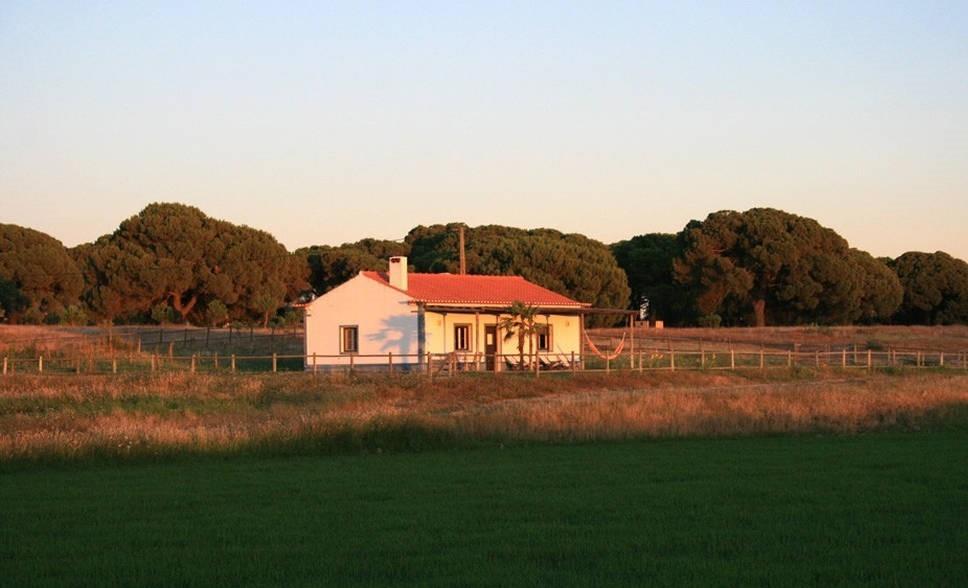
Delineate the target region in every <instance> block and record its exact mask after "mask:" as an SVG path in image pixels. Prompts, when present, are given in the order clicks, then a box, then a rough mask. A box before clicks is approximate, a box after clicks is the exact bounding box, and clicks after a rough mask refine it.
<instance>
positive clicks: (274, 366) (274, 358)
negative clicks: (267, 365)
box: [272, 351, 353, 373]
mask: <svg viewBox="0 0 968 588" xmlns="http://www.w3.org/2000/svg"><path fill="white" fill-rule="evenodd" d="M276 367H277V366H276V352H275V351H273V352H272V373H276ZM350 371H353V356H352V355H351V356H350Z"/></svg>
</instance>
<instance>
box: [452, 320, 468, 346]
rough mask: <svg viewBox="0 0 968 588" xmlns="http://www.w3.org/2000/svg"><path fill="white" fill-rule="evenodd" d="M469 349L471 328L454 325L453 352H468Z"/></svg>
mask: <svg viewBox="0 0 968 588" xmlns="http://www.w3.org/2000/svg"><path fill="white" fill-rule="evenodd" d="M470 348H471V326H470V325H454V351H469V350H470Z"/></svg>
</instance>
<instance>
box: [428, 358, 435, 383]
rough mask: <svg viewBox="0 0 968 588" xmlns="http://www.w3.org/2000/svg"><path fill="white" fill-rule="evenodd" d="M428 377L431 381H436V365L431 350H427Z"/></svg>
mask: <svg viewBox="0 0 968 588" xmlns="http://www.w3.org/2000/svg"><path fill="white" fill-rule="evenodd" d="M427 377H428V378H430V381H431V382H433V381H434V366H433V362H432V361H431V359H430V352H429V351H428V352H427Z"/></svg>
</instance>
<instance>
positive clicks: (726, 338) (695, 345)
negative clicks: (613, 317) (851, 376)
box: [589, 325, 968, 353]
mask: <svg viewBox="0 0 968 588" xmlns="http://www.w3.org/2000/svg"><path fill="white" fill-rule="evenodd" d="M589 332H590V334H591V335H592V336H593V337H595V338H596V342H597V341H599V340H602V339H604V340H607V339H608V338H609V337H612V338H615V340H616V341H617V340H618V338H620V337H621V336H622V333H623V329H591V330H590V331H589ZM635 338H636V344H637V345H641V346H642V347H658V348H661V349H668V348H669V347H672V348H674V349H682V350H696V349H699V348H700V347H702V348H705V349H707V350H713V349H729V348H734V349H736V350H738V351H739V350H755V349H759V348H760V347H766V348H773V349H783V350H786V349H793V348H794V347H795V346H798V347H799V349H801V350H804V351H814V350H820V351H826V350H830V349H834V350H839V349H842V348H844V347H849V348H853V346H855V345H856V346H857V347H858V348H859V349H865V350H866V349H867V348H868V347H870V348H872V349H875V350H881V349H884V350H886V349H898V350H904V349H913V350H922V351H928V350H930V351H944V352H950V353H960V352H964V351H968V326H966V325H953V326H931V327H929V326H850V327H765V328H761V329H757V328H723V329H693V328H686V329H678V328H669V329H662V330H658V331H657V330H655V329H636V332H635ZM606 347H607V345H606Z"/></svg>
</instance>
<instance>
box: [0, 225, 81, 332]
mask: <svg viewBox="0 0 968 588" xmlns="http://www.w3.org/2000/svg"><path fill="white" fill-rule="evenodd" d="M0 279H3V280H6V281H8V282H10V283H11V284H12V285H13V288H15V289H16V291H18V292H19V295H20V296H22V297H23V298H18V297H14V298H11V299H10V300H11V301H13V300H14V299H15V300H18V301H19V302H17V303H13V302H11V304H12V306H13V308H7V309H6V311H7V313H8V316H10V317H11V318H13V319H15V320H16V319H17V318H18V317H19V316H20V315H21V314H22V313H24V312H27V311H32V312H34V313H36V314H37V315H38V316H39V317H40V318H42V317H43V316H44V315H46V314H48V313H60V312H61V311H63V310H64V309H65V308H66V307H68V306H70V305H71V304H75V303H76V302H77V300H78V296H80V294H81V291H82V290H83V289H84V281H83V279H82V277H81V274H80V272H79V271H78V268H77V265H76V264H75V263H74V260H73V259H72V258H71V256H70V254H69V253H68V251H67V249H66V248H65V247H64V245H63V244H62V243H61V242H60V241H58V240H57V239H54V238H53V237H51V236H50V235H47V234H45V233H41V232H40V231H35V230H34V229H29V228H26V227H21V226H17V225H9V224H0ZM8 288H9V287H8ZM11 296H13V294H11Z"/></svg>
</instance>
